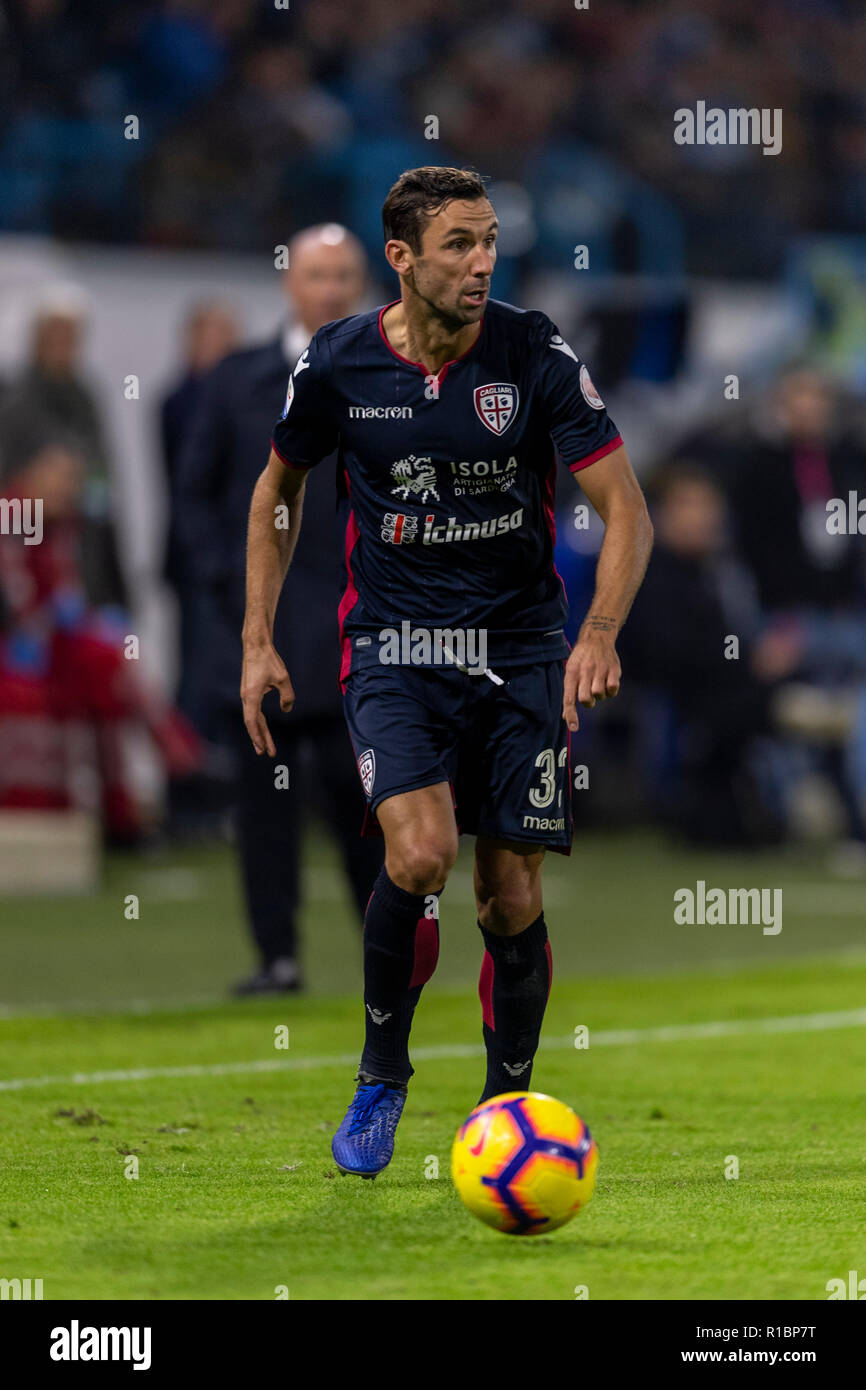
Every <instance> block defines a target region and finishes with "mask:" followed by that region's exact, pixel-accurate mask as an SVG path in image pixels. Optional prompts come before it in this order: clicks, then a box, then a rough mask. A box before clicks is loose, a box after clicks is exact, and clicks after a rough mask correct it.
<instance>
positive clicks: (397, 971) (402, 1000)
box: [360, 868, 439, 1082]
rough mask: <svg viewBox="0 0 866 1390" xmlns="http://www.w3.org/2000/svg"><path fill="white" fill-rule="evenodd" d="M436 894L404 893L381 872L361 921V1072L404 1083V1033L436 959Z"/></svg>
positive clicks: (406, 1052) (407, 1067) (406, 1041)
mask: <svg viewBox="0 0 866 1390" xmlns="http://www.w3.org/2000/svg"><path fill="white" fill-rule="evenodd" d="M438 919H439V894H438V893H407V892H406V891H405V889H403V888H398V887H397V884H396V883H392V882H391V879H390V878H389V877H388V874H387V872H386V871H385V869H384V868H383V869H382V871H381V873H380V874H379V877H378V878H377V879H376V882H375V885H374V887H373V892H372V895H371V897H370V901H369V903H368V904H367V912H366V916H365V918H364V1013H365V1018H366V1030H367V1031H366V1042H365V1045H364V1052H363V1054H362V1057H361V1066H360V1071H361V1072H362V1073H365V1074H366V1075H369V1076H375V1077H377V1078H378V1079H379V1080H382V1081H398V1082H406V1081H408V1080H409V1077H410V1076H412V1074H413V1067H412V1065H411V1063H410V1061H409V1030H410V1029H411V1027H412V1015H413V1014H414V1012H415V1005H416V1004H417V1003H418V1000H419V998H420V995H421V990H422V988H423V986H424V985H425V984H426V982H427V980H429V979H430V976H431V975H432V974H433V971H434V970H435V969H436V961H437V960H438V957H439V920H438Z"/></svg>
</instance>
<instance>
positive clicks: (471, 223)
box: [411, 198, 499, 327]
mask: <svg viewBox="0 0 866 1390" xmlns="http://www.w3.org/2000/svg"><path fill="white" fill-rule="evenodd" d="M498 225H499V224H498V222H497V221H496V214H495V212H494V211H493V207H492V205H491V203H490V202H489V201H488V199H487V198H477V199H475V200H474V201H472V202H462V201H461V202H458V201H455V202H453V203H446V205H445V207H444V208H440V209H439V211H438V212H437V213H435V214H434V216H433V217H431V219H430V221H429V222H428V224H427V226H426V227H425V228H424V235H423V237H422V241H421V254H420V256H416V257H415V258H414V263H413V266H412V271H411V276H412V283H413V287H414V290H415V293H416V294H417V295H419V296H420V298H421V299H423V300H424V301H425V302H426V303H427V304H428V305H429V306H430V308H431V309H432V310H433V311H434V312H435V313H436V314H437V315H438V316H440V317H441V318H443V319H445V320H446V321H447V322H450V323H452V324H456V325H458V326H459V327H464V326H465V325H466V324H469V323H477V322H478V320H479V319H480V318H481V316H482V314H483V313H484V309H485V306H486V304H487V300H488V297H489V295H490V278H491V276H492V274H493V267H494V265H495V264H496V231H497V227H498Z"/></svg>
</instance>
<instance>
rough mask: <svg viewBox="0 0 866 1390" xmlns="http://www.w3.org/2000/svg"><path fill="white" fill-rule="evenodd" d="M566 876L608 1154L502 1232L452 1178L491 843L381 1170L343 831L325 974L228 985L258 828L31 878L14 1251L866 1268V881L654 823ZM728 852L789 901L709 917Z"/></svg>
mask: <svg viewBox="0 0 866 1390" xmlns="http://www.w3.org/2000/svg"><path fill="white" fill-rule="evenodd" d="M545 872H546V873H549V891H548V895H547V905H546V915H547V919H548V924H549V927H550V932H551V937H552V942H553V951H554V969H555V974H554V985H553V991H552V995H551V1001H550V1006H549V1009H548V1014H547V1018H546V1021H545V1028H544V1034H543V1039H542V1048H541V1051H540V1052H539V1055H538V1059H537V1063H536V1068H535V1074H534V1078H533V1085H534V1087H535V1088H536V1089H538V1090H543V1091H547V1092H549V1093H551V1094H553V1095H555V1096H557V1097H559V1098H560V1099H562V1100H565V1101H567V1102H568V1103H569V1104H571V1105H573V1106H574V1107H575V1109H577V1110H578V1111H579V1113H580V1114H581V1115H582V1116H583V1118H584V1119H585V1120H586V1121H587V1123H588V1124H589V1126H590V1128H591V1129H592V1131H593V1133H594V1135H595V1137H596V1139H597V1140H598V1144H599V1149H600V1165H599V1175H598V1182H597V1185H596V1191H595V1195H594V1197H593V1199H592V1202H591V1203H590V1204H589V1206H588V1207H587V1208H586V1209H585V1210H584V1211H583V1212H582V1213H581V1214H580V1215H579V1216H578V1217H577V1218H576V1219H575V1220H574V1221H573V1222H572V1223H571V1224H570V1225H568V1226H566V1227H564V1228H563V1229H562V1230H560V1231H557V1232H555V1233H552V1234H551V1235H550V1236H547V1237H543V1236H539V1237H532V1238H523V1239H516V1238H513V1237H507V1236H502V1235H500V1234H498V1233H497V1232H494V1231H490V1230H488V1229H487V1228H486V1227H484V1226H482V1225H481V1224H480V1223H478V1222H477V1221H475V1220H474V1219H473V1218H472V1217H471V1216H469V1215H468V1213H466V1212H465V1211H464V1210H463V1208H462V1206H461V1204H460V1202H459V1199H458V1198H457V1195H456V1193H455V1192H454V1189H453V1187H452V1185H451V1181H450V1174H449V1157H450V1147H451V1142H452V1139H453V1136H454V1133H455V1131H456V1129H457V1126H458V1125H459V1123H460V1122H461V1121H462V1119H463V1118H465V1115H466V1113H467V1112H468V1110H469V1109H470V1108H471V1107H472V1105H473V1104H474V1103H475V1101H476V1099H477V1097H478V1094H479V1092H480V1088H481V1080H482V1073H483V1057H482V1050H481V1045H480V1010H479V1005H478V1000H477V997H476V994H475V981H476V979H477V970H478V963H479V956H480V938H479V936H478V932H477V929H476V928H475V927H474V917H473V913H472V908H471V897H470V889H471V879H470V861H469V858H468V852H467V854H466V855H464V856H462V857H461V860H460V862H459V864H458V868H457V871H456V873H455V877H454V879H453V881H452V882H451V884H449V887H448V888H447V889H446V892H445V894H444V895H443V899H442V923H441V926H442V956H441V959H440V968H439V971H438V972H437V976H436V977H435V979H434V981H433V982H432V983H431V984H430V985H429V986H428V987H427V989H426V990H425V994H424V997H423V999H422V1002H421V1005H420V1006H419V1010H418V1014H417V1017H416V1025H415V1029H414V1032H413V1057H414V1062H415V1069H416V1075H415V1078H414V1080H413V1082H412V1084H411V1086H410V1093H409V1100H408V1103H407V1107H406V1111H405V1115H404V1118H403V1120H402V1122H401V1125H400V1129H399V1131H398V1137H397V1148H396V1153H395V1157H394V1161H393V1163H392V1164H391V1166H390V1168H389V1169H388V1170H386V1172H385V1173H384V1174H383V1175H382V1176H381V1177H380V1178H378V1179H377V1180H376V1182H373V1183H370V1182H361V1181H359V1180H357V1179H352V1178H349V1177H346V1178H344V1177H341V1176H340V1175H339V1174H338V1173H337V1172H336V1170H335V1168H334V1164H333V1162H332V1160H331V1156H330V1147H329V1145H330V1137H331V1134H332V1132H333V1130H334V1128H335V1127H336V1125H337V1123H338V1122H339V1120H340V1118H341V1116H342V1113H343V1111H344V1108H345V1106H346V1104H347V1102H348V1100H349V1097H350V1095H351V1091H352V1079H351V1078H352V1074H353V1066H354V1062H355V1059H356V1057H357V1054H358V1050H359V1046H360V1038H361V1028H362V1016H361V1007H360V1003H359V994H358V991H359V985H360V955H359V948H358V936H357V932H356V930H355V928H354V926H353V924H352V922H351V920H350V918H349V915H348V913H347V909H346V903H345V898H344V895H343V890H342V886H341V883H340V878H339V871H338V869H337V867H336V865H335V863H334V860H333V856H332V854H331V851H330V850H329V849H328V848H327V847H326V846H325V845H324V844H323V843H322V842H320V841H318V840H314V841H313V843H312V845H311V853H310V856H309V876H308V884H307V890H308V891H307V903H306V908H305V915H304V924H303V926H304V939H305V966H306V972H307V977H308V981H309V986H310V991H309V993H308V994H307V995H305V996H304V997H287V998H285V999H280V1000H275V1001H274V1000H271V1001H257V1002H250V1003H243V1004H233V1003H228V1002H222V999H221V994H222V991H223V989H224V986H225V984H226V982H227V981H228V980H230V979H231V978H233V976H234V975H236V974H237V973H239V972H241V971H242V970H243V969H244V967H245V965H246V964H247V956H246V948H245V946H244V943H243V939H242V935H241V931H240V928H239V905H238V888H237V882H236V873H235V869H234V865H233V862H232V858H231V856H230V855H229V853H228V852H226V851H207V852H205V851H196V852H192V851H188V852H184V853H172V854H171V855H168V856H166V857H164V858H162V859H154V860H149V861H148V860H144V861H141V860H139V861H136V860H134V859H131V858H125V857H118V858H115V859H113V860H112V861H111V862H110V864H109V866H108V871H107V875H106V881H105V885H104V888H103V889H102V891H101V892H100V894H99V895H98V897H96V898H94V899H87V900H84V899H81V900H77V901H70V900H65V901H53V902H52V901H49V900H42V899H39V900H37V899H31V900H29V901H25V900H17V901H14V902H6V903H4V904H3V908H2V923H0V952H2V958H3V962H4V968H3V972H2V976H3V983H2V1009H0V1039H2V1047H0V1110H2V1115H3V1123H2V1126H0V1174H2V1176H0V1277H4V1278H16V1277H17V1278H31V1279H35V1278H41V1279H42V1280H43V1289H44V1297H45V1298H46V1299H77V1298H122V1299H133V1298H144V1299H274V1298H276V1297H278V1296H285V1293H286V1292H287V1294H288V1297H289V1298H291V1299H300V1300H309V1299H358V1298H360V1299H365V1300H380V1299H533V1300H535V1299H539V1300H540V1299H557V1300H558V1299H564V1300H572V1299H574V1298H575V1297H576V1296H577V1291H580V1290H583V1289H585V1290H586V1293H587V1295H588V1297H589V1298H590V1299H591V1300H592V1299H643V1298H651V1299H658V1298H660V1299H709V1298H733V1299H747V1298H758V1299H826V1297H827V1293H826V1284H827V1281H828V1280H830V1279H832V1278H837V1277H842V1278H847V1274H848V1271H849V1270H850V1269H857V1270H859V1271H861V1273H863V1274H866V1238H864V1234H863V1232H864V1229H866V1227H864V1220H863V1217H864V1198H863V1192H864V1180H866V1148H864V1144H863V1127H862V1115H861V1114H860V1105H861V1102H860V1100H859V1097H860V1094H861V1091H862V1077H863V1074H864V1066H866V1007H864V1006H866V956H864V953H863V950H862V923H863V909H862V901H863V898H862V894H863V889H862V886H854V885H849V884H833V883H830V882H828V880H827V879H826V877H825V876H824V874H823V871H822V867H821V864H820V861H819V859H818V858H817V857H810V855H809V854H805V855H799V856H796V857H788V856H781V855H766V856H744V857H738V856H733V855H718V854H716V855H709V854H707V853H701V854H691V853H686V852H684V851H675V850H671V849H670V848H669V847H666V846H665V845H664V844H663V843H662V842H661V841H659V840H657V839H655V838H653V837H649V836H643V835H619V836H615V837H586V838H585V839H583V840H582V841H580V842H578V844H577V846H576V850H575V853H574V855H573V856H572V858H571V859H570V860H568V861H566V860H563V859H561V858H559V857H556V856H551V857H550V860H549V864H548V868H547V869H546V871H545ZM698 878H703V879H705V880H706V881H707V882H708V883H710V884H712V885H714V886H728V885H734V886H742V887H750V886H768V887H781V888H782V889H783V893H784V926H783V930H782V931H781V933H780V934H779V935H778V936H775V937H771V936H764V935H763V933H762V932H761V929H760V927H748V926H727V927H722V926H716V927H712V926H691V927H681V926H676V925H675V924H674V922H673V893H674V892H675V890H676V889H677V888H679V887H683V886H691V887H694V884H695V881H696V879H698ZM129 894H136V895H138V897H139V905H140V909H139V917H138V919H137V920H131V921H130V920H127V918H126V917H125V916H124V902H125V899H126V898H127V896H128V895H129ZM779 1020H781V1022H780V1021H779ZM716 1024H718V1025H724V1026H720V1027H718V1028H715V1027H712V1026H711V1025H716ZM581 1025H584V1026H585V1027H586V1028H587V1029H588V1042H589V1046H588V1047H586V1048H575V1047H574V1045H573V1039H574V1034H575V1028H577V1027H579V1026H581ZM283 1027H286V1028H288V1031H289V1047H288V1049H287V1050H285V1049H282V1048H277V1047H276V1046H275V1040H276V1038H278V1036H279V1034H278V1033H276V1032H275V1030H279V1029H281V1028H283ZM658 1030H667V1031H662V1032H659V1031H658ZM734 1158H735V1159H736V1161H737V1165H738V1169H739V1176H738V1177H736V1178H732V1177H726V1170H727V1171H728V1172H730V1171H731V1170H732V1167H733V1164H732V1159H734ZM136 1167H137V1176H128V1174H131V1173H132V1172H134V1171H135V1170H136ZM437 1171H438V1176H436V1174H437Z"/></svg>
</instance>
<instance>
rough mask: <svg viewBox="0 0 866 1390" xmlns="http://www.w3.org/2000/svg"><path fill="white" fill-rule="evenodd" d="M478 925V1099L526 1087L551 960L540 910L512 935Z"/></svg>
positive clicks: (551, 965) (534, 1050) (542, 1012)
mask: <svg viewBox="0 0 866 1390" xmlns="http://www.w3.org/2000/svg"><path fill="white" fill-rule="evenodd" d="M478 926H479V928H480V930H481V935H482V936H483V937H484V947H485V950H484V959H483V961H482V963H481V978H480V980H479V982H478V995H479V998H480V999H481V1015H482V1019H483V1024H482V1027H483V1032H484V1045H485V1047H486V1048H487V1084H486V1085H485V1087H484V1092H483V1094H482V1096H481V1101H484V1100H490V1098H491V1096H498V1095H501V1094H502V1092H503V1091H528V1090H529V1083H530V1081H531V1079H532V1062H533V1058H534V1057H535V1053H536V1050H537V1048H538V1039H539V1036H540V1034H541V1024H542V1021H543V1019H544V1010H545V1009H546V1008H547V998H548V995H549V994H550V983H551V980H552V978H553V961H552V959H551V955H550V942H549V941H548V939H547V927H546V925H545V921H544V913H542V914H541V916H540V917H536V919H535V921H534V922H532V923H530V925H529V926H528V927H524V929H523V931H521V932H518V933H517V935H516V936H496V935H495V934H494V933H493V932H491V931H488V930H487V929H486V928H485V927H482V926H481V923H480V922H479V923H478ZM481 1101H479V1102H478V1103H479V1105H480V1104H481Z"/></svg>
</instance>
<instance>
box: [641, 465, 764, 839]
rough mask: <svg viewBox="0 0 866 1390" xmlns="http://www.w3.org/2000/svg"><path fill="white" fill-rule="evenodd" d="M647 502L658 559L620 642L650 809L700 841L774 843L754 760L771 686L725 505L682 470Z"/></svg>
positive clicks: (657, 482)
mask: <svg viewBox="0 0 866 1390" xmlns="http://www.w3.org/2000/svg"><path fill="white" fill-rule="evenodd" d="M648 498H649V501H650V505H651V508H652V511H653V521H654V524H655V528H656V540H655V548H654V553H653V559H652V564H651V565H650V568H649V571H648V573H647V577H646V580H645V582H644V586H643V588H642V589H641V591H640V593H639V594H638V597H637V599H636V601H635V604H634V608H633V609H632V612H631V615H630V618H629V622H628V624H627V626H626V628H625V629H624V631H623V641H624V649H625V652H626V658H625V659H626V660H627V661H628V662H629V670H630V671H631V674H632V676H633V678H634V679H635V680H636V681H637V682H638V684H639V686H640V687H641V698H640V705H641V709H640V714H639V718H640V721H641V724H642V727H643V738H642V748H643V750H644V753H645V757H644V759H643V763H644V769H645V772H646V774H647V775H648V778H649V789H650V797H651V804H652V806H653V807H654V809H655V811H656V812H657V813H658V814H659V815H660V816H661V818H662V819H663V820H664V821H665V822H667V823H668V824H669V825H671V826H673V827H674V828H676V829H677V830H678V831H679V832H680V833H681V834H683V835H685V836H686V837H687V838H689V839H691V840H693V841H696V842H703V843H711V844H712V843H715V844H744V843H762V842H764V843H766V842H767V841H770V840H774V839H779V838H781V831H782V826H781V821H780V808H779V807H778V805H777V804H774V799H773V795H772V788H771V786H770V785H768V784H767V782H766V781H765V780H764V779H763V778H762V776H761V771H760V760H759V758H758V756H757V753H758V748H757V745H758V742H759V740H760V738H761V736H765V735H766V734H767V733H768V731H769V727H770V726H769V702H768V697H769V686H768V685H767V683H766V682H765V681H763V680H762V679H761V678H760V677H759V676H758V675H757V674H756V671H755V663H754V653H755V641H756V638H757V636H758V632H759V626H760V613H759V609H758V603H757V595H756V593H755V589H754V585H753V583H752V580H751V577H750V575H749V573H748V571H747V569H746V568H745V566H744V565H743V563H742V561H741V560H739V559H737V557H736V556H735V555H734V553H733V552H732V548H731V542H730V536H729V531H728V526H727V506H726V503H725V499H724V496H723V494H722V492H721V490H720V489H719V487H718V485H717V484H716V483H715V481H714V480H713V479H712V478H711V477H710V476H709V475H708V474H707V473H705V472H704V471H703V470H702V469H701V468H700V467H698V466H697V465H695V464H693V463H686V462H684V463H675V464H671V465H668V466H667V467H665V468H663V469H661V470H660V471H659V472H658V473H657V474H656V475H655V476H654V477H653V478H652V479H651V481H650V484H649V487H648ZM732 637H733V639H734V640H733V643H732V641H731V638H732Z"/></svg>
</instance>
